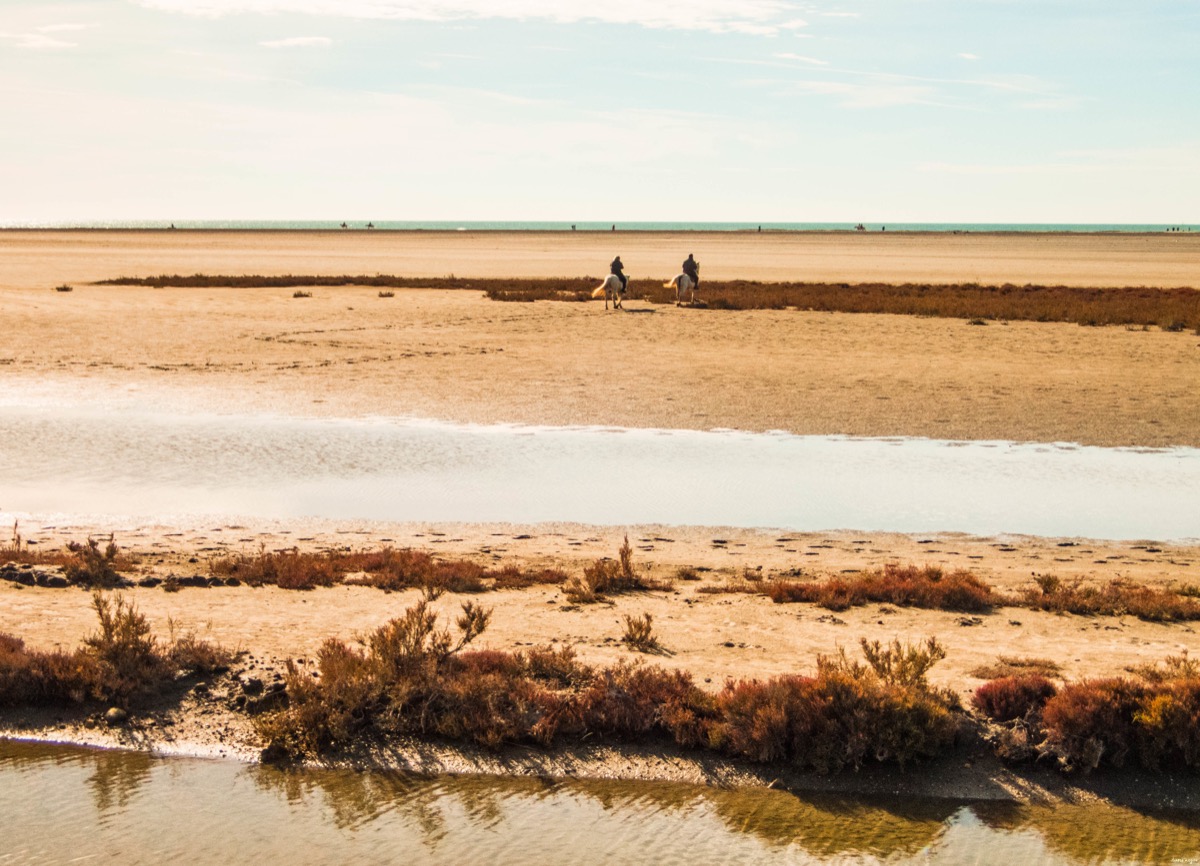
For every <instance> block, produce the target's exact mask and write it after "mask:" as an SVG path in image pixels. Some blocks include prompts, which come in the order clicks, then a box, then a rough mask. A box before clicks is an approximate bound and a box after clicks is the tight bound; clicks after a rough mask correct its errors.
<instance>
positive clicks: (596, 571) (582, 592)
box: [563, 535, 671, 604]
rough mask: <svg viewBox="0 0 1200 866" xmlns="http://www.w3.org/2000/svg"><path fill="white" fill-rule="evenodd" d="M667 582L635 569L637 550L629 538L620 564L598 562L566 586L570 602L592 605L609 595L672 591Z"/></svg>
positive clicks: (622, 547)
mask: <svg viewBox="0 0 1200 866" xmlns="http://www.w3.org/2000/svg"><path fill="white" fill-rule="evenodd" d="M670 588H671V584H670V583H668V582H666V581H659V580H653V579H651V578H647V577H644V576H642V575H640V574H638V573H637V572H636V571H635V570H634V568H633V548H632V547H631V546H630V544H629V536H628V535H626V536H625V542H624V543H623V544H622V545H621V548H620V550H618V551H617V560H616V561H614V560H611V559H597V560H596V561H595V562H593V563H592V564H591V565H589V566H586V567H585V568H584V569H583V575H582V576H578V575H577V576H575V577H572V578H570V579H569V580H567V582H566V583H565V584H564V585H563V593H564V594H565V595H566V596H567V599H568V600H569V601H571V602H574V603H576V604H590V603H592V602H595V601H599V600H600V599H601V598H603V597H604V596H606V595H616V594H619V593H624V592H636V591H647V590H665V589H670Z"/></svg>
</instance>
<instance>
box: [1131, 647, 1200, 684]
mask: <svg viewBox="0 0 1200 866" xmlns="http://www.w3.org/2000/svg"><path fill="white" fill-rule="evenodd" d="M1133 672H1134V673H1136V674H1137V675H1138V676H1140V677H1141V678H1142V679H1144V680H1146V681H1147V682H1151V683H1155V684H1159V683H1176V682H1180V681H1188V680H1200V662H1198V661H1196V660H1195V659H1193V658H1188V653H1187V650H1184V651H1183V652H1182V653H1180V654H1179V655H1177V656H1167V657H1166V658H1165V659H1164V660H1163V662H1162V666H1161V667H1160V666H1159V665H1141V666H1140V667H1137V668H1134V671H1133Z"/></svg>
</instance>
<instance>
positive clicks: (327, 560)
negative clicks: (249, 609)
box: [209, 546, 566, 592]
mask: <svg viewBox="0 0 1200 866" xmlns="http://www.w3.org/2000/svg"><path fill="white" fill-rule="evenodd" d="M209 573H210V574H211V575H212V576H215V577H226V578H228V577H236V578H237V579H239V580H241V581H242V582H244V583H248V584H250V585H251V586H262V585H264V584H271V585H275V586H279V587H281V588H282V589H315V588H316V587H319V586H333V585H334V584H337V583H343V582H346V583H352V584H355V585H358V586H373V587H376V588H378V589H382V590H383V591H384V592H399V591H402V590H406V589H438V590H442V591H446V592H486V591H487V590H489V589H518V588H524V587H528V586H535V585H538V584H557V583H562V582H563V581H564V580H566V575H565V574H563V573H562V572H560V571H556V570H553V569H530V570H524V569H521V568H518V567H517V566H515V565H508V566H505V567H503V568H500V569H497V570H489V569H486V568H484V567H483V566H482V565H479V564H478V563H475V562H471V561H470V560H466V559H439V558H437V557H435V556H433V555H432V554H430V553H428V552H426V551H423V550H414V549H412V548H395V547H381V548H378V549H375V550H360V551H349V550H325V551H301V550H299V549H298V548H291V549H288V550H276V551H268V550H267V549H266V548H265V546H264V547H260V548H259V551H258V553H255V554H236V555H232V556H225V557H220V558H218V559H215V560H213V561H212V562H210V563H209Z"/></svg>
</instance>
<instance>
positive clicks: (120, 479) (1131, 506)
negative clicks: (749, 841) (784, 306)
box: [0, 402, 1200, 540]
mask: <svg viewBox="0 0 1200 866" xmlns="http://www.w3.org/2000/svg"><path fill="white" fill-rule="evenodd" d="M0 509H2V510H3V511H4V512H8V513H21V512H35V513H47V512H51V513H53V512H64V513H72V514H106V515H142V516H159V517H163V516H172V515H194V514H227V515H244V516H247V517H266V518H277V517H278V518H289V517H325V518H363V519H379V520H402V521H407V520H413V521H426V520H428V521H465V522H491V521H512V522H519V523H537V522H542V521H552V520H566V521H575V522H580V523H593V524H600V525H621V524H633V523H665V524H698V525H710V526H746V527H750V526H764V527H779V528H786V529H793V530H822V529H861V530H884V531H898V532H924V531H954V530H957V531H963V532H970V533H975V534H980V535H992V534H999V533H1006V532H1012V533H1027V534H1031V535H1043V536H1085V537H1091V538H1153V539H1162V540H1171V539H1183V538H1194V537H1200V450H1198V449H1188V448H1177V449H1170V450H1162V451H1146V450H1135V449H1114V448H1095V447H1079V446H1072V445H1063V444H1058V445H1037V444H1014V443H1005V442H970V443H963V442H940V441H933V440H922V439H853V438H846V437H815V436H794V435H790V434H752V433H739V432H733V431H711V432H700V431H683V430H672V431H666V430H632V429H597V428H546V427H537V428H533V427H506V426H490V427H482V426H458V425H450V424H442V423H437V422H417V421H406V420H397V419H376V420H318V419H297V418H282V417H271V416H236V415H201V414H195V415H186V414H175V413H172V414H166V413H155V412H153V411H144V410H137V409H122V410H121V411H105V410H102V409H99V408H95V407H87V406H78V407H62V406H47V405H41V406H31V405H24V406H23V405H20V404H14V403H4V402H0Z"/></svg>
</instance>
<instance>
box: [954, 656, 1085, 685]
mask: <svg viewBox="0 0 1200 866" xmlns="http://www.w3.org/2000/svg"><path fill="white" fill-rule="evenodd" d="M1061 672H1062V668H1061V667H1060V666H1059V664H1058V662H1056V661H1051V660H1050V659H1039V658H1026V657H1022V656H1005V655H1002V656H999V657H998V658H997V659H996V661H995V662H993V663H992V664H990V665H982V666H980V667H977V668H975V669H974V670H972V671H971V676H973V677H977V678H978V679H981V680H998V679H1001V678H1002V677H1022V676H1030V675H1033V676H1041V677H1057V676H1059V674H1060V673H1061Z"/></svg>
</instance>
